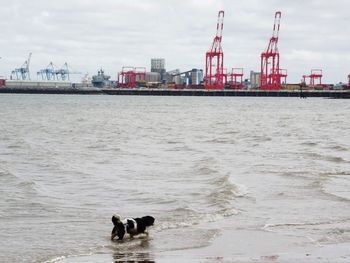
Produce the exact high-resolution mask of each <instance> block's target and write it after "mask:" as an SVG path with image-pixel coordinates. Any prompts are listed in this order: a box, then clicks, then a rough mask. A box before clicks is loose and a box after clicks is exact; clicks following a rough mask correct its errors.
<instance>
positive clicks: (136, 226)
mask: <svg viewBox="0 0 350 263" xmlns="http://www.w3.org/2000/svg"><path fill="white" fill-rule="evenodd" d="M112 222H113V225H114V227H113V230H112V234H111V240H113V239H114V238H115V237H118V240H122V239H123V237H124V235H125V234H129V235H130V237H131V238H132V237H133V236H136V235H139V234H142V233H145V234H148V233H147V232H146V228H147V227H149V226H152V225H153V224H154V217H152V216H144V217H141V218H139V217H137V218H125V219H124V220H121V217H120V216H119V215H113V217H112Z"/></svg>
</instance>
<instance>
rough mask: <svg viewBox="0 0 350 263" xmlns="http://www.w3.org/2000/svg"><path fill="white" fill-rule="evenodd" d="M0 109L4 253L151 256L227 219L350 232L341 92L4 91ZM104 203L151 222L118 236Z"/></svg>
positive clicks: (337, 239) (0, 248) (335, 237)
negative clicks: (141, 235) (336, 95)
mask: <svg viewBox="0 0 350 263" xmlns="http://www.w3.org/2000/svg"><path fill="white" fill-rule="evenodd" d="M0 105H1V109H0V138H1V140H0V233H1V238H0V262H55V261H59V259H62V258H65V257H72V256H78V255H92V254H98V253H111V254H113V255H114V258H115V260H117V259H118V256H119V255H120V257H124V256H125V253H133V252H134V253H135V255H137V253H143V255H145V254H146V255H150V258H152V254H156V253H158V252H164V251H175V250H186V249H189V248H195V247H205V246H207V245H209V244H210V242H212V241H213V240H214V239H215V238H216V237H217V236H218V235H220V232H221V231H222V230H223V229H221V227H220V226H221V224H222V223H223V222H231V223H230V225H231V226H232V229H233V231H234V229H256V230H261V231H270V232H271V233H276V234H278V235H294V236H304V237H307V238H308V239H309V240H310V242H313V243H315V244H320V245H322V244H338V243H347V242H350V191H349V189H350V132H349V127H350V118H349V112H350V103H349V101H346V100H329V99H316V98H315V99H306V100H300V99H298V98H246V97H242V98H239V97H237V98H236V97H235V98H219V97H210V98H205V97H137V96H134V97H132V96H78V95H77V96H62V95H12V94H11V95H0ZM114 213H118V214H120V215H122V216H127V217H130V216H134V217H137V216H143V215H152V216H154V217H155V218H156V224H155V226H154V227H153V229H152V230H151V234H150V237H149V238H148V239H144V240H142V239H141V243H140V242H139V240H138V241H137V242H125V243H121V244H118V246H116V245H115V244H113V243H112V242H111V241H110V240H109V238H110V232H111V230H112V222H111V216H112V215H113V214H114ZM183 236H185V238H184V237H183ZM143 257H144V256H143Z"/></svg>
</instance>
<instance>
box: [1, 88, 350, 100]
mask: <svg viewBox="0 0 350 263" xmlns="http://www.w3.org/2000/svg"><path fill="white" fill-rule="evenodd" d="M1 93H2V94H71V95H134V96H199V97H294V98H295V97H301V98H309V97H319V98H334V99H350V90H303V91H302V92H300V91H299V90H203V89H178V90H177V89H98V88H74V89H73V88H45V87H41V88H37V87H18V88H17V87H11V88H8V87H2V88H0V94H1Z"/></svg>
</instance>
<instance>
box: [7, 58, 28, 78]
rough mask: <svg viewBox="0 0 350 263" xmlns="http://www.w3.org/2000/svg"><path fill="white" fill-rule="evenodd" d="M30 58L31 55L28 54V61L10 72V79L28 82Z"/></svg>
mask: <svg viewBox="0 0 350 263" xmlns="http://www.w3.org/2000/svg"><path fill="white" fill-rule="evenodd" d="M31 57H32V53H31V52H30V53H29V56H28V59H27V60H26V61H25V62H24V64H23V65H22V66H21V67H20V68H16V69H14V70H13V71H12V72H11V79H12V78H16V79H17V80H30V72H29V66H30V59H31Z"/></svg>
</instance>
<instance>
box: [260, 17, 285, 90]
mask: <svg viewBox="0 0 350 263" xmlns="http://www.w3.org/2000/svg"><path fill="white" fill-rule="evenodd" d="M281 17H282V13H281V12H280V11H278V12H276V13H275V22H274V26H273V32H272V37H271V38H270V42H269V45H268V47H267V49H266V50H265V51H264V52H262V53H261V72H260V88H261V89H263V90H280V89H281V79H283V78H284V83H286V79H287V70H285V69H281V68H280V53H279V51H278V39H279V31H280V25H281Z"/></svg>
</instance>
